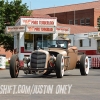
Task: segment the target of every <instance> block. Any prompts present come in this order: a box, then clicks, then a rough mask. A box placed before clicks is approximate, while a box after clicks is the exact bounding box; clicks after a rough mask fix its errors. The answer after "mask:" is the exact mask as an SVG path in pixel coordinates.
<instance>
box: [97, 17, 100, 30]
mask: <svg viewBox="0 0 100 100" xmlns="http://www.w3.org/2000/svg"><path fill="white" fill-rule="evenodd" d="M97 24H98V31H100V16H99V18H98V21H97Z"/></svg>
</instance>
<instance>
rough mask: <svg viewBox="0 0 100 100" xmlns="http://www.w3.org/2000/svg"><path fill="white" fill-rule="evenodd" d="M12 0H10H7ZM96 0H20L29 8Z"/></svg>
mask: <svg viewBox="0 0 100 100" xmlns="http://www.w3.org/2000/svg"><path fill="white" fill-rule="evenodd" d="M8 1H12V0H8ZM93 1H98V0H22V3H26V4H27V6H28V9H29V10H34V9H41V8H49V7H57V6H65V5H72V4H79V3H86V2H93Z"/></svg>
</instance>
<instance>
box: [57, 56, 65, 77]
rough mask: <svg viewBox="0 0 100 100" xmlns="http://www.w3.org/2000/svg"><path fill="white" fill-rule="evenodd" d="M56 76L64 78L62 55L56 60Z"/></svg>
mask: <svg viewBox="0 0 100 100" xmlns="http://www.w3.org/2000/svg"><path fill="white" fill-rule="evenodd" d="M56 76H57V78H62V77H63V76H64V57H63V56H62V55H61V54H58V55H57V58H56Z"/></svg>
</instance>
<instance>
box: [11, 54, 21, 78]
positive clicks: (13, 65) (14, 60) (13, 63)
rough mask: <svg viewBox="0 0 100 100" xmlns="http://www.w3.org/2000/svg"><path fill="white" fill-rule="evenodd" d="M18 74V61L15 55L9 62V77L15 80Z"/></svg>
mask: <svg viewBox="0 0 100 100" xmlns="http://www.w3.org/2000/svg"><path fill="white" fill-rule="evenodd" d="M18 74H19V60H18V56H17V55H13V56H12V57H11V60H10V76H11V77H12V78H17V77H18Z"/></svg>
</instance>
